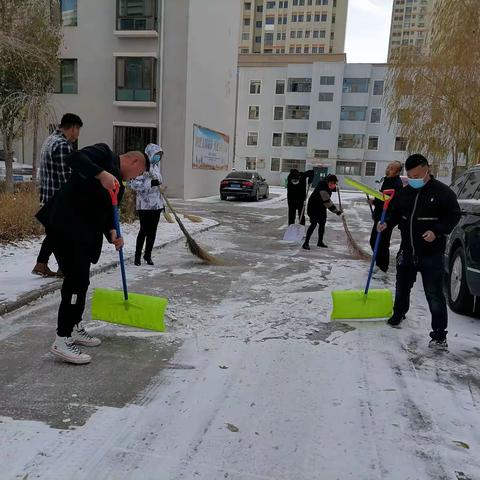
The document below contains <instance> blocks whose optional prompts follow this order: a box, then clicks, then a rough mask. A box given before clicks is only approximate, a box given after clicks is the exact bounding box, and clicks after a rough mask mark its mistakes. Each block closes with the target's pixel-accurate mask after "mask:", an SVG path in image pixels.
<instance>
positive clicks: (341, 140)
mask: <svg viewBox="0 0 480 480" xmlns="http://www.w3.org/2000/svg"><path fill="white" fill-rule="evenodd" d="M364 137H365V135H361V134H359V133H341V134H340V135H339V136H338V148H363V139H364Z"/></svg>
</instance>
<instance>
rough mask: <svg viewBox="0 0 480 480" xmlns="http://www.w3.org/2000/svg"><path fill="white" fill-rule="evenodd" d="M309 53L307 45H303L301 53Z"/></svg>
mask: <svg viewBox="0 0 480 480" xmlns="http://www.w3.org/2000/svg"><path fill="white" fill-rule="evenodd" d="M309 51H310V47H309V46H308V45H305V46H304V47H303V53H309Z"/></svg>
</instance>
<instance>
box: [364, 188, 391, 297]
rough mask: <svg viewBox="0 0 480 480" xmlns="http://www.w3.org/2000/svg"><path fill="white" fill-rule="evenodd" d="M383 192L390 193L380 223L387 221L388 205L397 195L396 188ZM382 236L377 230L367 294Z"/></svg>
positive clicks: (366, 289)
mask: <svg viewBox="0 0 480 480" xmlns="http://www.w3.org/2000/svg"><path fill="white" fill-rule="evenodd" d="M383 194H384V198H385V195H388V197H387V198H386V200H385V201H384V202H383V209H382V216H381V217H380V224H383V223H385V217H386V215H387V209H388V205H389V204H390V202H391V201H392V199H393V197H394V196H395V190H384V192H383ZM381 236H382V232H377V237H376V238H375V247H374V248H373V255H372V261H371V263H370V270H369V272H368V279H367V285H366V286H365V295H367V294H368V290H369V288H370V282H371V280H372V275H373V269H374V268H375V260H376V259H377V254H378V248H379V246H380V238H381Z"/></svg>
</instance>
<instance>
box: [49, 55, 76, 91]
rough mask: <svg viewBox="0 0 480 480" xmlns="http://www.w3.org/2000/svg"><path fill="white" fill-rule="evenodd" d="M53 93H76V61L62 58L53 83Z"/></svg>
mask: <svg viewBox="0 0 480 480" xmlns="http://www.w3.org/2000/svg"><path fill="white" fill-rule="evenodd" d="M55 93H78V79H77V60H76V59H67V58H63V59H62V60H60V68H59V72H58V76H57V78H56V82H55Z"/></svg>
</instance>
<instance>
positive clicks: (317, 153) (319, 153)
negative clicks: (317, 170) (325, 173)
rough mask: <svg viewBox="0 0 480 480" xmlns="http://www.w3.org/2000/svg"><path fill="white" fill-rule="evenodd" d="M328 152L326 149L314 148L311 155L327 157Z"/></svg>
mask: <svg viewBox="0 0 480 480" xmlns="http://www.w3.org/2000/svg"><path fill="white" fill-rule="evenodd" d="M329 153H330V152H329V151H328V150H314V151H313V156H314V158H328V155H329Z"/></svg>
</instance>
